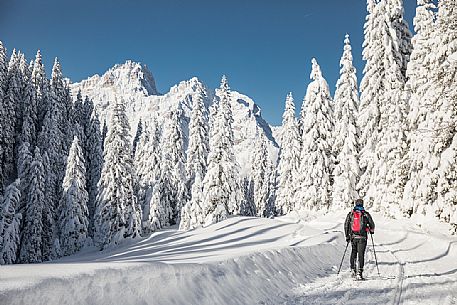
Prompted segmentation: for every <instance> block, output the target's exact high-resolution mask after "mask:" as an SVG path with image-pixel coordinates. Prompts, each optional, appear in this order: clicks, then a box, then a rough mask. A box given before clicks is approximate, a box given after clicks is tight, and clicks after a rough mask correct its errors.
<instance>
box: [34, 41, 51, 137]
mask: <svg viewBox="0 0 457 305" xmlns="http://www.w3.org/2000/svg"><path fill="white" fill-rule="evenodd" d="M32 84H33V86H34V92H35V101H36V104H37V117H38V124H37V126H38V130H37V133H39V132H40V131H41V126H42V124H43V121H44V117H45V115H46V113H47V112H48V110H49V108H50V107H49V81H48V79H47V78H46V70H45V68H44V65H43V60H42V58H41V52H40V50H38V51H37V54H36V56H35V61H34V63H33V70H32Z"/></svg>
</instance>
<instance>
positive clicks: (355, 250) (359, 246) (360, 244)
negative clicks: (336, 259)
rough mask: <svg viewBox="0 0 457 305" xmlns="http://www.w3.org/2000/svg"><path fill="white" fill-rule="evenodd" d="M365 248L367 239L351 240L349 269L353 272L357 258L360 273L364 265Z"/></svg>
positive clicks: (355, 238) (356, 238) (357, 238)
mask: <svg viewBox="0 0 457 305" xmlns="http://www.w3.org/2000/svg"><path fill="white" fill-rule="evenodd" d="M366 248H367V239H366V238H365V237H354V238H353V239H352V253H351V269H352V270H355V263H356V260H357V256H358V257H359V272H362V270H363V265H364V264H365V249H366Z"/></svg>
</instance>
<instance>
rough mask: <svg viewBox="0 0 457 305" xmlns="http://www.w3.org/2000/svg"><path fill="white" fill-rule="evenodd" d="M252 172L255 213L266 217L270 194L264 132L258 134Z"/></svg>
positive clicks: (267, 156)
mask: <svg viewBox="0 0 457 305" xmlns="http://www.w3.org/2000/svg"><path fill="white" fill-rule="evenodd" d="M251 172H252V184H253V195H254V206H255V211H254V215H255V216H257V217H266V215H267V213H266V207H267V204H268V198H269V196H270V194H269V193H270V177H269V155H268V151H267V146H266V142H265V138H264V136H263V135H262V134H260V135H258V136H257V142H256V150H255V152H254V156H253V161H252V171H251Z"/></svg>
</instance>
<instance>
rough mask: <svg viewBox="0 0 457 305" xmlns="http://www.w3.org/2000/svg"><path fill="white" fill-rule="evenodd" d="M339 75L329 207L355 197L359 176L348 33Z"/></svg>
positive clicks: (356, 96) (355, 100) (356, 100)
mask: <svg viewBox="0 0 457 305" xmlns="http://www.w3.org/2000/svg"><path fill="white" fill-rule="evenodd" d="M340 67H341V69H340V78H339V79H338V81H337V83H336V91H335V115H334V118H335V132H334V139H335V142H334V144H333V150H334V152H335V156H336V162H335V164H336V165H335V168H334V170H333V181H334V183H333V195H332V200H333V203H332V208H335V209H344V208H347V207H349V206H350V205H351V204H352V201H354V200H355V199H357V197H358V193H357V188H356V186H357V182H358V179H359V174H360V170H359V163H358V149H359V147H358V129H357V124H356V118H357V110H358V106H359V94H358V88H357V75H356V70H355V68H354V66H353V64H352V51H351V45H350V41H349V35H346V38H345V40H344V52H343V56H342V57H341V60H340Z"/></svg>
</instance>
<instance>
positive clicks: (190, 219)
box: [180, 84, 209, 229]
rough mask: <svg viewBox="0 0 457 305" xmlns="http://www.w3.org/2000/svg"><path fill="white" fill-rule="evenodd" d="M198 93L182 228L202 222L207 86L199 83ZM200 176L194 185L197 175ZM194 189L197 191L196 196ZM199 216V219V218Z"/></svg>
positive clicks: (189, 152) (206, 145) (190, 124)
mask: <svg viewBox="0 0 457 305" xmlns="http://www.w3.org/2000/svg"><path fill="white" fill-rule="evenodd" d="M197 86H198V87H197V95H196V97H195V98H194V99H193V101H192V113H191V117H190V123H189V146H188V149H187V162H186V176H187V188H188V189H189V190H190V200H189V201H187V203H186V204H185V207H184V208H183V212H182V214H181V223H180V228H181V229H189V228H191V227H195V226H199V225H201V224H202V221H203V220H202V216H201V215H197V214H196V213H203V210H202V198H201V197H202V177H205V174H206V167H207V158H208V145H209V144H208V138H209V135H208V114H207V112H206V108H205V104H204V102H203V100H204V98H205V97H206V96H207V93H206V90H205V88H204V87H203V86H202V85H201V84H198V85H197ZM196 176H198V177H199V181H198V184H197V185H195V187H194V185H193V184H194V182H195V177H196ZM193 191H195V192H196V194H195V196H196V198H193V197H194V194H193V193H192V192H193ZM197 218H198V219H197Z"/></svg>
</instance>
